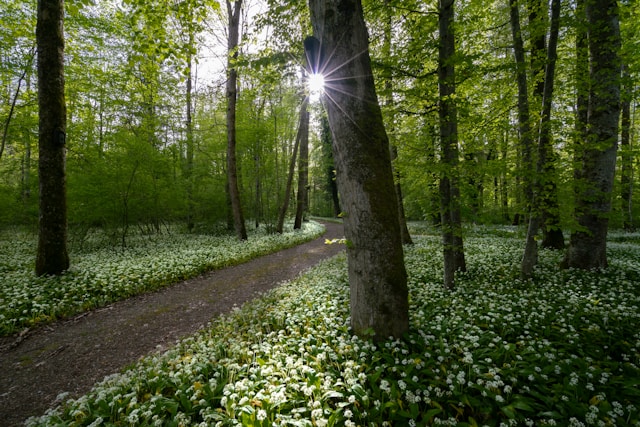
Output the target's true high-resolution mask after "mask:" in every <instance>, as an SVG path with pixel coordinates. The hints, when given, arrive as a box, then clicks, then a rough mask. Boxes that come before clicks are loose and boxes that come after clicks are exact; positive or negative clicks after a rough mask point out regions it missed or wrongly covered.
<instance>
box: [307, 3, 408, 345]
mask: <svg viewBox="0 0 640 427" xmlns="http://www.w3.org/2000/svg"><path fill="white" fill-rule="evenodd" d="M309 5H310V10H311V22H312V24H313V29H314V33H315V34H316V35H318V36H319V37H320V46H322V49H323V50H324V52H327V53H329V52H330V53H331V54H330V55H326V56H325V58H326V59H327V61H328V63H327V64H326V66H325V67H324V69H325V70H326V71H325V73H324V74H325V81H329V82H330V84H328V85H326V87H325V95H324V101H325V102H324V104H325V108H326V110H327V113H328V116H329V125H330V127H331V132H332V134H333V153H334V160H335V162H336V169H337V178H338V188H339V190H340V195H341V200H342V206H343V209H344V211H345V216H344V227H345V237H346V239H347V258H348V264H349V284H350V288H351V327H352V329H353V332H354V333H356V334H358V335H370V334H374V339H375V340H378V341H380V340H384V339H386V338H388V337H390V336H391V337H396V338H400V337H402V336H403V335H404V334H405V333H406V332H407V331H408V329H409V299H408V288H407V273H406V270H405V267H404V255H403V247H402V238H401V234H400V219H399V218H398V199H397V196H396V192H395V188H394V185H393V172H392V169H391V159H390V156H389V140H388V138H387V134H386V131H385V128H384V124H383V122H382V113H381V111H380V105H379V103H378V97H377V94H376V90H375V84H374V81H373V75H372V70H371V60H370V57H369V49H368V34H367V28H366V25H365V22H364V18H363V12H362V5H361V2H360V1H359V0H310V1H309ZM320 57H321V58H322V57H323V55H322V54H320Z"/></svg>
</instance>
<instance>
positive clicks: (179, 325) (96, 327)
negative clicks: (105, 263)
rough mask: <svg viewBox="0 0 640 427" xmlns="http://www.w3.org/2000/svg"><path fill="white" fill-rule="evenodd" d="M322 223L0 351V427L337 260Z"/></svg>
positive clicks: (336, 228) (337, 228) (334, 232)
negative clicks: (259, 252) (273, 248)
mask: <svg viewBox="0 0 640 427" xmlns="http://www.w3.org/2000/svg"><path fill="white" fill-rule="evenodd" d="M323 224H324V225H325V227H326V229H327V231H326V233H325V234H324V235H323V236H321V237H320V238H318V239H315V240H313V241H310V242H307V243H304V244H301V245H299V246H295V247H293V248H289V249H285V250H282V251H280V252H276V253H273V254H270V255H265V256H262V257H259V258H256V259H253V260H251V261H248V262H246V263H244V264H240V265H237V266H234V267H229V268H225V269H222V270H216V271H212V272H210V273H206V274H204V275H202V276H200V277H197V278H195V279H190V280H187V281H184V282H180V283H178V284H175V285H172V286H170V287H166V288H163V289H161V290H159V291H156V292H153V293H148V294H144V295H140V296H136V297H133V298H130V299H127V300H124V301H120V302H116V303H113V304H111V305H109V306H107V307H104V308H101V309H97V310H94V311H91V312H88V313H84V314H82V315H79V316H76V317H74V318H72V319H69V320H66V321H61V322H57V323H54V324H52V325H49V326H44V327H42V328H40V329H38V330H36V331H35V332H33V333H31V334H30V335H28V336H26V337H25V338H24V339H23V340H22V341H20V343H19V344H18V345H15V346H8V348H5V349H4V350H0V425H1V426H17V425H21V424H23V423H24V421H25V420H26V419H27V418H28V417H30V416H37V415H41V414H43V413H44V411H46V409H47V408H49V407H51V406H53V405H54V404H55V399H56V397H57V396H58V395H59V394H60V393H62V392H68V393H70V396H74V397H75V396H80V395H82V394H85V393H87V392H88V391H89V390H90V389H91V387H92V386H93V385H94V384H95V383H96V382H98V381H100V380H101V379H103V378H104V377H105V376H107V375H110V374H113V373H116V372H119V371H121V370H122V369H123V368H124V367H125V366H127V365H130V364H132V363H134V362H136V361H137V360H138V359H139V358H140V357H142V356H144V355H146V354H149V353H152V352H161V351H164V350H166V349H167V348H169V347H170V346H172V345H173V344H175V342H176V341H178V340H180V339H181V338H184V337H186V336H188V335H191V334H193V333H195V332H196V331H198V330H199V329H202V328H204V327H205V326H206V325H207V323H208V322H209V321H210V320H211V319H212V318H213V317H216V316H218V315H220V314H224V313H227V312H229V311H230V310H231V309H233V307H234V306H240V305H242V304H243V303H245V302H247V301H249V300H251V299H253V298H255V297H257V296H258V295H260V294H262V293H264V292H265V291H267V290H269V289H272V288H274V287H276V286H277V285H278V284H279V283H281V282H283V281H286V280H291V279H293V278H295V277H296V276H297V275H299V274H300V273H301V272H302V271H304V270H307V269H308V268H310V267H312V266H314V265H316V264H317V263H318V262H320V261H321V260H323V259H325V258H328V257H330V256H333V255H335V254H337V253H338V252H340V251H341V250H342V249H343V248H344V246H343V245H325V244H324V239H325V238H327V239H333V238H341V237H343V236H344V231H343V230H344V229H343V226H342V224H335V223H330V222H327V223H323Z"/></svg>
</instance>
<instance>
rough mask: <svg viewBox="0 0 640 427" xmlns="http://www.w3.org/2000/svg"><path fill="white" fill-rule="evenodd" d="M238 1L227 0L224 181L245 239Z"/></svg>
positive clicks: (237, 226)
mask: <svg viewBox="0 0 640 427" xmlns="http://www.w3.org/2000/svg"><path fill="white" fill-rule="evenodd" d="M241 10H242V0H236V1H234V2H233V6H232V5H231V1H230V0H227V14H228V19H229V34H228V37H229V39H228V45H227V54H228V57H227V180H228V185H229V198H230V201H231V212H232V215H233V225H234V228H235V230H236V235H237V236H238V239H240V240H247V230H246V227H245V223H244V214H243V213H242V202H241V199H240V190H239V188H238V166H237V160H236V104H237V96H238V70H237V68H236V67H237V66H236V64H235V60H237V58H238V41H239V38H240V11H241Z"/></svg>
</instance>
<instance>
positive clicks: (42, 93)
mask: <svg viewBox="0 0 640 427" xmlns="http://www.w3.org/2000/svg"><path fill="white" fill-rule="evenodd" d="M63 26H64V4H63V0H40V1H39V2H38V23H37V27H36V40H37V46H38V107H39V110H40V113H39V114H40V118H39V138H40V141H39V143H40V147H39V163H38V172H39V176H40V221H39V235H38V253H37V257H36V274H37V275H38V276H42V275H45V274H61V273H62V272H63V271H65V270H67V269H68V268H69V255H68V252H67V192H66V177H65V143H66V141H65V139H66V131H67V117H66V104H65V99H64V56H63V55H64V30H63Z"/></svg>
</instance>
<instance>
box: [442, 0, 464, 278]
mask: <svg viewBox="0 0 640 427" xmlns="http://www.w3.org/2000/svg"><path fill="white" fill-rule="evenodd" d="M453 20H454V0H441V1H440V11H439V19H438V22H439V37H440V45H439V50H438V90H439V96H440V105H439V110H438V111H439V119H440V145H441V149H442V162H443V166H444V172H443V174H442V176H441V177H440V212H441V217H442V220H441V226H442V243H443V251H444V285H445V287H447V288H453V286H454V278H455V272H456V271H457V270H460V271H465V270H466V262H465V258H464V247H463V242H462V224H461V215H460V202H459V200H460V191H459V189H458V112H457V108H456V103H455V93H456V82H455V65H454V61H455V59H454V57H455V33H454V29H453Z"/></svg>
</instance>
